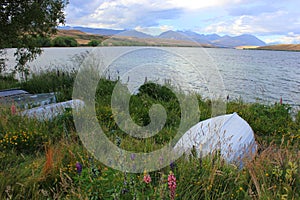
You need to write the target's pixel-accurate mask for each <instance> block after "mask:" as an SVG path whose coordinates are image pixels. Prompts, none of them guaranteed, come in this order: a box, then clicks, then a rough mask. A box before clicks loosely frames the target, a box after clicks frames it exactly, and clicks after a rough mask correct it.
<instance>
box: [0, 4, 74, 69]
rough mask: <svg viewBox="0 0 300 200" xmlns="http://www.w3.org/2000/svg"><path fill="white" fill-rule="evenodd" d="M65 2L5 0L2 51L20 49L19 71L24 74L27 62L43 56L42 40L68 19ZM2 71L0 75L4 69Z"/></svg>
mask: <svg viewBox="0 0 300 200" xmlns="http://www.w3.org/2000/svg"><path fill="white" fill-rule="evenodd" d="M67 3H68V1H66V0H47V1H39V0H33V1H13V0H4V1H2V3H1V7H0V13H1V14H0V27H1V29H0V49H1V52H2V51H3V49H4V48H11V47H15V48H17V51H16V53H15V56H16V60H17V62H18V64H17V66H16V70H17V71H21V72H24V70H25V69H26V68H27V66H26V63H27V62H28V61H31V60H33V59H34V58H35V57H36V55H38V54H40V53H41V49H40V48H39V47H40V43H39V38H47V37H49V36H50V35H51V34H53V33H55V32H56V27H57V26H58V25H59V24H63V23H64V20H65V16H64V12H63V10H64V8H65V6H66V4H67ZM3 62H4V60H2V65H1V66H2V68H0V72H1V71H2V70H3V66H4V65H3Z"/></svg>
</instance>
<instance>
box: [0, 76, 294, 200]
mask: <svg viewBox="0 0 300 200" xmlns="http://www.w3.org/2000/svg"><path fill="white" fill-rule="evenodd" d="M74 78H75V74H64V75H62V74H61V73H60V74H58V73H57V72H51V73H45V74H41V75H36V76H33V77H32V79H30V80H28V82H25V83H18V82H15V81H14V80H13V79H6V78H0V82H1V83H3V84H1V86H2V89H4V88H10V87H20V88H22V89H25V90H27V91H29V92H31V93H39V92H55V93H56V94H57V95H59V96H58V97H59V98H58V99H59V100H61V101H62V100H66V99H70V98H71V92H72V85H73V82H74ZM115 84H116V82H114V81H108V80H104V79H101V80H100V82H99V86H98V88H97V93H96V105H95V108H96V113H97V117H98V120H99V123H100V125H101V127H102V129H103V130H104V131H105V134H106V135H107V137H108V138H109V139H110V140H111V141H112V142H114V143H116V142H117V143H118V145H120V147H121V148H124V149H126V150H130V151H135V152H150V151H153V150H155V149H160V148H161V147H162V146H163V145H164V144H166V143H167V142H168V141H169V140H170V139H171V138H173V137H174V135H175V133H176V131H177V128H178V125H179V123H180V114H181V113H180V106H179V103H178V101H177V99H176V97H175V96H174V95H173V93H172V92H171V91H170V90H169V89H168V88H166V87H164V86H158V85H156V84H153V83H148V84H146V85H144V86H143V87H142V88H141V89H140V92H139V93H138V94H136V95H133V96H132V97H131V101H130V105H129V107H130V113H131V116H132V118H133V120H134V121H135V122H136V123H137V124H140V125H146V124H148V123H149V119H150V118H149V115H148V109H149V108H150V106H151V105H153V104H161V105H163V106H164V107H165V109H166V111H167V116H168V118H167V122H166V125H165V126H164V127H163V129H162V131H160V132H159V134H157V135H155V136H154V137H152V138H149V139H136V138H133V137H130V136H129V135H127V134H126V133H124V132H122V130H120V129H119V127H118V126H117V125H116V122H115V121H114V116H113V114H112V111H111V107H110V102H111V93H112V91H113V88H114V86H115ZM198 101H199V108H200V110H201V117H200V119H199V120H204V119H207V118H209V117H210V113H211V108H210V107H211V101H209V100H204V99H202V98H201V97H200V96H198ZM227 112H228V113H232V112H237V113H238V114H239V115H240V116H242V117H243V118H244V119H245V120H246V121H247V122H248V123H249V124H250V125H251V127H252V128H253V130H254V132H255V137H256V139H257V141H258V144H259V153H258V155H257V156H256V157H255V158H254V159H253V160H249V161H246V162H245V165H244V167H243V168H242V169H240V168H238V167H237V166H235V165H234V164H228V163H226V162H225V161H224V160H223V159H222V157H221V156H220V154H219V152H215V153H214V154H212V155H209V156H206V157H204V158H197V157H196V156H193V155H195V154H193V153H192V154H191V155H190V156H185V155H183V156H182V157H181V158H179V159H178V160H177V161H176V162H174V163H172V164H171V163H170V166H167V167H165V168H163V169H161V170H158V171H155V172H145V173H141V174H129V173H124V172H120V171H117V170H114V169H112V168H109V167H107V166H105V165H103V164H102V163H101V162H99V161H97V160H95V159H94V158H93V157H92V155H91V154H90V153H89V152H88V151H87V150H86V149H85V148H84V146H83V145H82V144H81V141H80V138H79V137H78V135H77V133H76V130H75V128H74V125H73V121H72V113H71V111H66V113H65V114H64V115H63V116H59V117H57V118H55V119H54V120H53V121H48V122H39V121H37V120H35V119H27V118H23V117H20V116H18V115H14V114H12V113H11V112H10V105H1V106H0V119H1V120H0V199H172V198H173V196H172V195H171V193H170V189H169V187H168V176H170V171H171V172H172V173H171V174H174V175H175V177H176V184H177V186H176V190H175V195H174V198H175V199H299V198H300V193H299V191H300V169H299V166H300V153H299V139H300V112H299V113H298V114H297V117H296V120H295V121H293V119H292V117H291V116H290V107H289V105H285V104H283V105H281V104H274V105H262V104H257V103H254V104H249V103H243V102H241V101H232V102H228V104H227ZM76 163H79V164H80V165H81V166H82V171H80V170H79V169H78V164H76ZM145 177H150V178H151V181H150V182H145V179H144V178H145Z"/></svg>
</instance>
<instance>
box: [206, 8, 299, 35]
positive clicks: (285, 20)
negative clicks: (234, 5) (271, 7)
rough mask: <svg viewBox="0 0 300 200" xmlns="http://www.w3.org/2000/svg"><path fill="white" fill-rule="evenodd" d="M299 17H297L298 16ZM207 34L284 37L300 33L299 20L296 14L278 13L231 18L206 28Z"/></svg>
mask: <svg viewBox="0 0 300 200" xmlns="http://www.w3.org/2000/svg"><path fill="white" fill-rule="evenodd" d="M296 16H297V15H296ZM204 31H206V32H215V33H223V34H231V35H239V34H244V33H250V34H251V33H252V34H258V35H268V34H273V35H283V34H287V33H288V32H295V33H300V29H299V19H297V18H296V17H295V14H294V13H290V12H287V11H276V12H271V13H261V14H259V15H256V16H254V15H242V16H238V17H233V18H229V19H228V20H223V21H220V22H217V23H214V24H211V25H209V26H207V27H206V28H204Z"/></svg>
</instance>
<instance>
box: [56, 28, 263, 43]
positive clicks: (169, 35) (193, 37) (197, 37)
mask: <svg viewBox="0 0 300 200" xmlns="http://www.w3.org/2000/svg"><path fill="white" fill-rule="evenodd" d="M59 29H61V30H78V31H82V32H85V33H90V34H100V35H104V36H112V35H117V36H124V37H134V38H139V39H148V38H158V39H168V40H178V41H189V42H190V43H199V44H205V45H210V46H211V45H212V46H217V47H225V48H234V47H238V46H265V45H266V43H265V42H263V41H262V40H260V39H258V38H257V37H255V36H253V35H249V34H244V35H240V36H235V37H231V36H228V35H225V36H223V37H221V36H219V35H217V34H208V35H204V34H199V33H196V32H193V31H171V30H170V31H166V32H163V33H161V34H160V35H158V36H156V37H154V36H152V35H149V34H146V33H143V32H139V31H136V30H114V29H103V28H88V27H81V26H75V27H71V26H63V27H59Z"/></svg>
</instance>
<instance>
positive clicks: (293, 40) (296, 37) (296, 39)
mask: <svg viewBox="0 0 300 200" xmlns="http://www.w3.org/2000/svg"><path fill="white" fill-rule="evenodd" d="M265 42H266V43H269V44H272V43H273V44H276V43H283V44H300V34H295V33H293V32H290V33H288V34H287V35H281V36H277V37H275V38H269V39H265Z"/></svg>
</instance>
